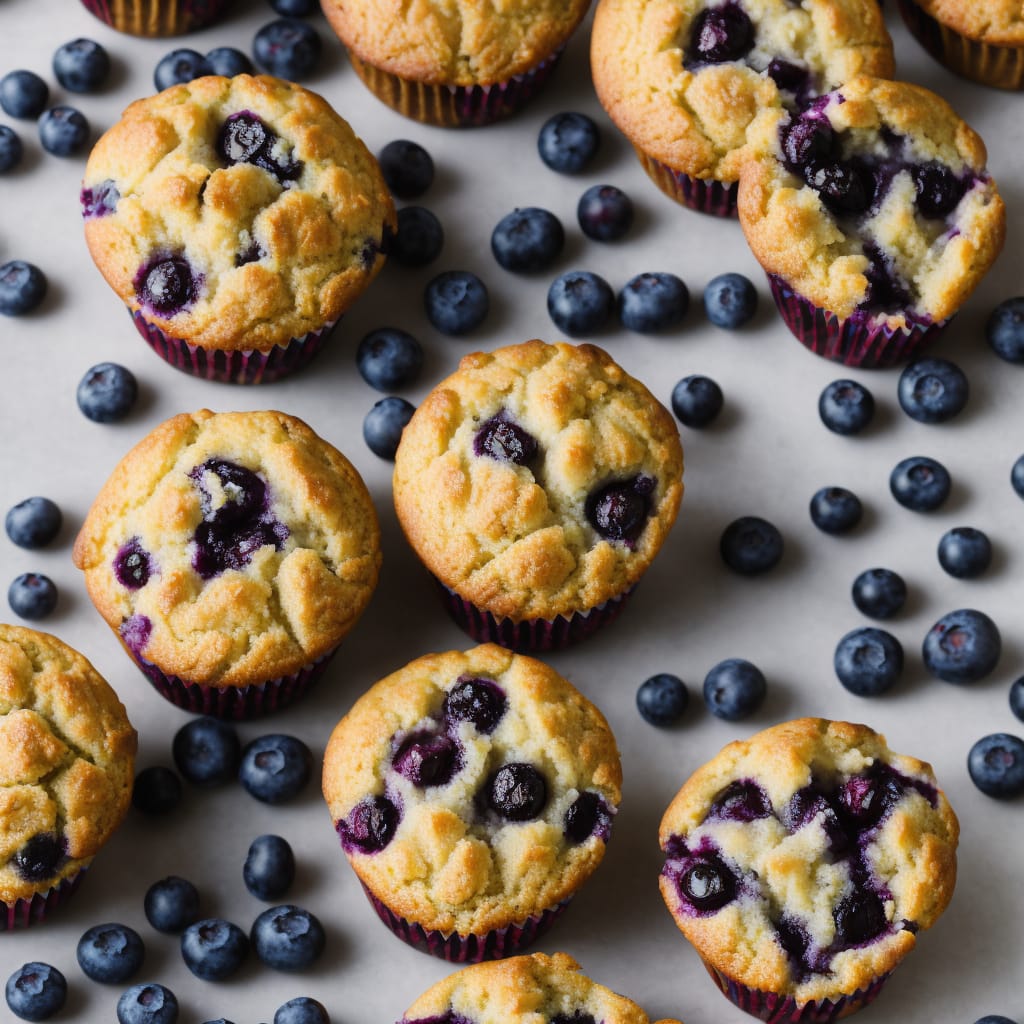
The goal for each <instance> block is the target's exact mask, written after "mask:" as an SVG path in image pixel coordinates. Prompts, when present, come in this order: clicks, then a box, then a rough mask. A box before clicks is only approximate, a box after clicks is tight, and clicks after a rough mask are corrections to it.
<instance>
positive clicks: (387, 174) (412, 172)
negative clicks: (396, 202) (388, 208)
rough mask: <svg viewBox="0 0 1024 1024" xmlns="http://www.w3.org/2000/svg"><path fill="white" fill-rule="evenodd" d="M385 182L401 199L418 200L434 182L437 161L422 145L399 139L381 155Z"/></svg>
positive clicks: (380, 162) (378, 157) (391, 143)
mask: <svg viewBox="0 0 1024 1024" xmlns="http://www.w3.org/2000/svg"><path fill="white" fill-rule="evenodd" d="M377 162H378V163H379V164H380V173H381V174H383V175H384V183H385V184H386V185H387V187H388V188H389V189H391V191H392V193H393V194H394V195H396V196H398V198H399V199H415V198H416V197H417V196H421V195H423V193H424V192H426V191H427V189H428V188H430V186H431V185H432V184H433V182H434V161H433V159H432V157H431V156H430V154H429V153H428V152H427V151H426V150H425V149H424V148H423V147H422V146H421V145H420V144H419V143H418V142H412V141H411V140H410V139H395V140H394V141H393V142H389V143H388V144H387V145H386V146H385V147H384V148H383V149H382V150H381V151H380V153H378V154H377Z"/></svg>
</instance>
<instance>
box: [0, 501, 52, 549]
mask: <svg viewBox="0 0 1024 1024" xmlns="http://www.w3.org/2000/svg"><path fill="white" fill-rule="evenodd" d="M63 522H64V517H63V516H62V515H61V511H60V509H59V508H58V507H57V504H56V503H55V502H53V501H51V500H50V499H49V498H39V497H35V498H26V499H25V500H24V501H19V502H18V504H17V505H12V506H11V507H10V508H9V509H8V510H7V516H6V518H5V519H4V528H5V529H6V530H7V536H8V537H9V538H10V539H11V542H12V543H14V544H17V545H18V547H19V548H43V547H46V545H47V544H49V543H50V542H51V541H52V540H54V538H55V537H56V536H57V534H58V533H60V528H61V525H62V523H63Z"/></svg>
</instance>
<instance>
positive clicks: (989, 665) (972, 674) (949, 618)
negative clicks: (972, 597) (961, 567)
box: [922, 608, 1003, 683]
mask: <svg viewBox="0 0 1024 1024" xmlns="http://www.w3.org/2000/svg"><path fill="white" fill-rule="evenodd" d="M1002 646H1003V645H1002V637H1001V636H1000V634H999V627H998V626H996V624H995V623H994V622H993V621H992V620H991V619H990V618H989V617H988V616H987V615H986V614H985V613H984V612H979V611H977V610H975V609H973V608H959V609H957V610H956V611H953V612H949V613H948V614H947V615H943V616H942V618H941V619H939V620H938V622H936V623H935V625H934V626H932V628H931V629H930V630H929V631H928V633H927V635H926V636H925V638H924V644H923V647H922V655H923V657H924V667H925V668H926V669H928V671H929V672H930V673H931V674H932V675H933V676H935V677H936V678H938V679H942V680H945V682H947V683H975V682H977V681H978V680H979V679H984V678H985V676H987V675H989V673H991V672H992V670H993V669H994V668H995V667H996V665H997V664H998V662H999V656H1000V655H1001V653H1002Z"/></svg>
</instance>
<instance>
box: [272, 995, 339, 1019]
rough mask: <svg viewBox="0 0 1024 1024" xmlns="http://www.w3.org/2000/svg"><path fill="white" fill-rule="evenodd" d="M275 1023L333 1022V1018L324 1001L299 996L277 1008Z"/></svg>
mask: <svg viewBox="0 0 1024 1024" xmlns="http://www.w3.org/2000/svg"><path fill="white" fill-rule="evenodd" d="M274 1024H331V1018H330V1015H329V1014H328V1013H327V1007H325V1006H324V1004H323V1003H318V1002H317V1001H316V1000H315V999H311V998H310V997H309V996H297V997H296V998H295V999H289V1000H288V1002H287V1003H284V1004H283V1005H282V1006H279V1007H278V1008H277V1010H276V1012H275V1013H274Z"/></svg>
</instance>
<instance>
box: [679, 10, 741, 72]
mask: <svg viewBox="0 0 1024 1024" xmlns="http://www.w3.org/2000/svg"><path fill="white" fill-rule="evenodd" d="M755 35H756V32H755V29H754V23H753V22H752V21H751V20H750V17H749V16H748V15H747V13H746V11H744V10H743V8H742V7H741V6H740V5H739V4H738V3H733V2H732V0H729V2H727V3H724V4H722V5H721V6H719V7H706V8H705V9H704V10H702V11H701V12H700V14H698V15H697V17H696V18H694V20H693V28H692V29H691V33H690V44H689V46H688V47H687V52H686V57H685V59H684V61H683V64H684V66H685V67H687V68H694V67H699V66H700V65H701V64H722V63H725V62H726V61H733V60H740V58H742V57H745V56H746V55H747V54H748V53H750V51H751V50H752V49H753V48H754V37H755Z"/></svg>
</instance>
